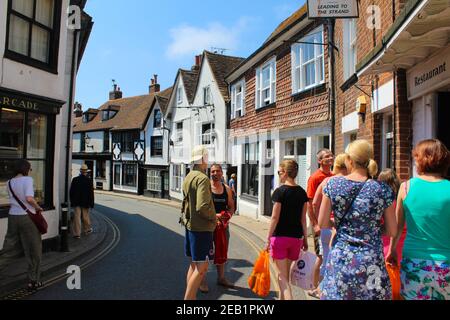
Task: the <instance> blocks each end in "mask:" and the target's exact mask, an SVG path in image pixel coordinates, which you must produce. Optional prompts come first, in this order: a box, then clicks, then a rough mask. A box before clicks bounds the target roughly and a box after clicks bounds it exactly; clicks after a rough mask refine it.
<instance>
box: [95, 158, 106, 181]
mask: <svg viewBox="0 0 450 320" xmlns="http://www.w3.org/2000/svg"><path fill="white" fill-rule="evenodd" d="M95 177H96V178H98V179H105V178H106V161H105V160H97V164H96V169H95Z"/></svg>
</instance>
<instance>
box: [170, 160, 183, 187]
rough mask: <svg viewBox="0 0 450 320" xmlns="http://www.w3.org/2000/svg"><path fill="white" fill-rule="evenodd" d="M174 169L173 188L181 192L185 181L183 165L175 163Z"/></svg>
mask: <svg viewBox="0 0 450 320" xmlns="http://www.w3.org/2000/svg"><path fill="white" fill-rule="evenodd" d="M172 170H173V172H172V190H173V191H178V192H180V191H181V187H182V182H183V176H182V173H181V170H182V165H180V164H174V165H173V166H172Z"/></svg>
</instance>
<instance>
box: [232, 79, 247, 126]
mask: <svg viewBox="0 0 450 320" xmlns="http://www.w3.org/2000/svg"><path fill="white" fill-rule="evenodd" d="M238 88H240V89H241V92H240V93H238ZM239 95H240V97H238V96H239ZM238 101H240V103H241V106H240V108H238ZM238 112H240V113H239V115H238ZM244 115H245V80H244V79H242V80H240V81H238V82H236V83H235V84H233V85H232V86H231V119H236V118H240V117H243V116H244Z"/></svg>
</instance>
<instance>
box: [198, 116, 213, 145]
mask: <svg viewBox="0 0 450 320" xmlns="http://www.w3.org/2000/svg"><path fill="white" fill-rule="evenodd" d="M207 124H209V125H211V127H210V129H209V132H207V133H203V126H204V125H207ZM214 128H215V125H214V122H199V123H197V132H198V134H197V144H198V145H204V146H211V145H212V144H213V133H214ZM208 139H209V143H204V141H206V140H208Z"/></svg>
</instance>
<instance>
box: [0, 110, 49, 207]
mask: <svg viewBox="0 0 450 320" xmlns="http://www.w3.org/2000/svg"><path fill="white" fill-rule="evenodd" d="M48 136H50V135H49V116H47V115H42V114H37V113H31V112H23V111H17V110H12V109H7V108H0V208H2V207H7V206H9V199H8V194H7V191H6V182H7V181H8V180H9V179H11V178H12V177H13V171H14V163H15V161H16V160H18V159H27V160H28V161H29V162H30V164H31V168H32V171H31V172H30V176H31V177H32V178H33V182H34V191H35V198H36V199H37V201H38V202H39V203H40V204H41V205H46V206H48V205H51V199H47V198H46V195H47V194H48V193H49V192H50V190H51V188H52V186H51V181H50V180H49V179H47V176H51V172H50V170H51V169H52V167H51V159H52V158H53V156H52V151H51V150H49V147H48V141H47V137H48ZM47 181H48V183H46V182H47Z"/></svg>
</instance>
